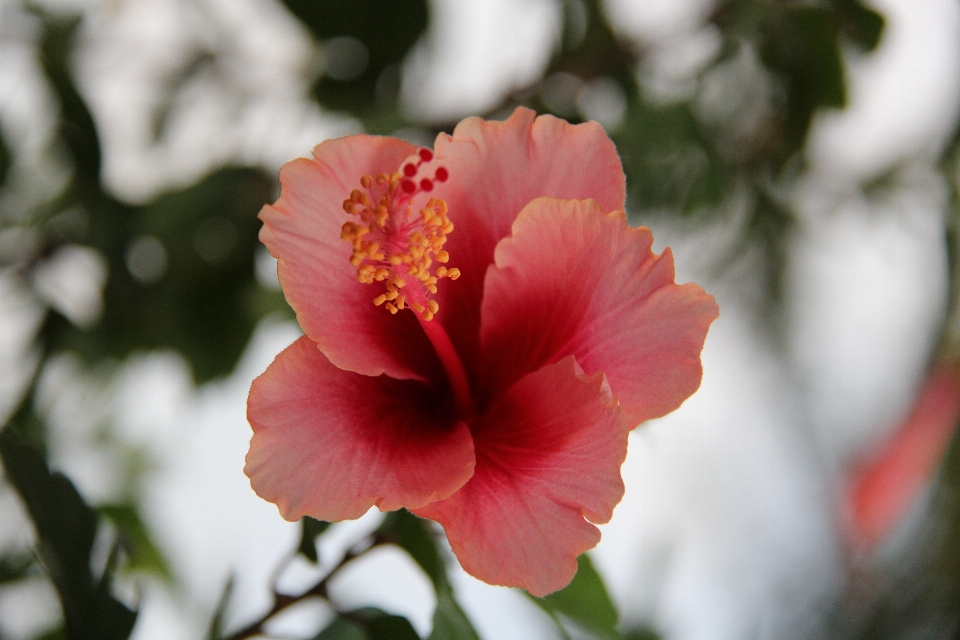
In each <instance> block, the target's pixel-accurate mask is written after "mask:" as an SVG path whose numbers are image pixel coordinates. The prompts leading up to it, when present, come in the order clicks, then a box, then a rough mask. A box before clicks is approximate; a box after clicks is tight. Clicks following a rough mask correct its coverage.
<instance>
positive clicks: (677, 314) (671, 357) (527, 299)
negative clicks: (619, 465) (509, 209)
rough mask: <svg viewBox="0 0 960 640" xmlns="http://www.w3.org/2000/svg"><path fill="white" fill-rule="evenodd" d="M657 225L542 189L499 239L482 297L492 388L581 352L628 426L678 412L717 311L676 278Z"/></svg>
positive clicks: (695, 383)
mask: <svg viewBox="0 0 960 640" xmlns="http://www.w3.org/2000/svg"><path fill="white" fill-rule="evenodd" d="M652 243H653V236H652V235H651V233H650V230H649V229H646V228H643V227H641V228H637V229H633V228H630V227H629V226H628V225H627V222H626V217H625V215H624V214H623V213H622V212H616V213H613V214H606V213H605V212H604V207H603V205H601V204H599V203H597V202H595V201H592V200H585V201H573V200H554V199H552V198H541V199H538V200H535V201H533V202H531V203H530V204H529V205H528V206H527V207H526V208H525V209H524V210H523V211H522V212H520V215H519V216H518V217H517V219H516V221H515V222H514V224H513V236H512V237H510V238H507V239H505V240H503V241H502V242H500V244H499V245H498V246H497V251H496V266H495V267H492V268H491V269H490V270H489V272H488V273H487V278H486V285H485V289H484V298H483V311H482V318H483V326H482V329H481V341H482V344H483V355H484V362H485V367H484V371H487V372H489V375H490V376H491V378H490V379H489V381H488V385H489V387H490V388H491V389H492V391H491V393H493V394H496V393H497V391H498V390H499V389H505V388H507V387H509V385H511V384H513V382H514V381H515V380H518V379H520V378H521V377H522V376H523V375H525V374H526V373H528V372H530V371H536V370H537V369H539V368H540V367H542V366H544V365H545V364H548V363H550V362H556V361H558V360H559V359H561V358H563V357H565V356H568V355H573V356H575V357H576V359H577V362H578V363H579V364H580V365H581V366H582V367H583V369H584V370H585V371H586V372H587V373H591V374H592V373H595V372H598V371H602V372H603V373H604V374H606V376H607V380H609V382H610V386H611V388H612V390H613V395H614V396H615V397H616V398H617V399H618V400H619V401H620V405H621V406H622V407H623V409H624V411H625V412H626V414H627V419H628V421H629V423H630V425H631V426H636V425H637V424H639V423H640V422H642V421H644V420H648V419H650V418H656V417H659V416H662V415H664V414H666V413H669V412H670V411H673V410H674V409H676V408H677V407H678V406H680V404H681V403H682V402H683V401H684V400H686V399H687V397H689V396H690V395H691V394H692V393H693V392H694V391H696V390H697V388H698V387H699V386H700V378H701V376H702V373H703V370H702V367H701V364H700V351H701V350H702V349H703V341H704V339H705V338H706V334H707V329H708V328H709V326H710V323H711V322H712V321H713V320H714V319H715V318H716V317H717V315H718V313H719V311H718V309H717V305H716V303H715V302H714V300H713V298H712V297H711V296H709V295H707V294H706V293H704V291H703V289H701V288H700V287H699V286H698V285H696V284H693V283H690V284H684V285H677V284H675V283H674V281H673V277H674V271H673V257H672V254H671V253H670V250H669V249H666V250H664V252H663V253H662V254H660V255H659V256H658V255H656V254H654V253H653V252H652V251H651V250H650V247H651V245H652Z"/></svg>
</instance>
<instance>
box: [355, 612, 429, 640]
mask: <svg viewBox="0 0 960 640" xmlns="http://www.w3.org/2000/svg"><path fill="white" fill-rule="evenodd" d="M344 615H345V616H346V617H348V618H350V619H351V620H353V621H354V622H356V623H357V624H358V625H359V626H360V627H361V628H362V629H363V630H364V631H365V632H366V634H367V637H368V638H369V639H370V640H420V636H418V635H417V632H416V631H415V630H414V628H413V625H412V624H410V621H409V620H407V619H406V618H404V617H403V616H398V615H394V614H392V613H387V612H386V611H382V610H380V609H377V608H376V607H364V608H363V609H357V610H356V611H350V612H348V613H346V614H344Z"/></svg>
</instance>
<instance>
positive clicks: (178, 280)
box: [41, 14, 283, 382]
mask: <svg viewBox="0 0 960 640" xmlns="http://www.w3.org/2000/svg"><path fill="white" fill-rule="evenodd" d="M43 18H44V32H43V37H42V43H41V60H42V62H43V68H44V70H45V72H46V74H47V78H48V80H49V81H50V84H51V86H52V87H53V89H54V91H55V93H56V95H57V98H58V99H59V101H60V104H61V110H62V123H61V127H60V131H59V135H60V139H61V141H62V142H63V143H64V148H65V149H66V151H67V153H68V156H69V160H70V161H71V163H72V166H73V168H74V174H73V180H72V181H71V183H70V186H69V187H68V188H67V190H66V191H65V192H64V194H62V195H61V198H60V201H59V203H55V204H54V206H53V210H52V211H51V213H50V216H51V217H53V214H56V213H59V212H62V211H63V210H66V209H69V208H70V207H75V206H79V207H80V208H81V209H82V211H83V213H82V214H81V215H83V216H85V217H86V219H87V220H88V223H89V224H87V225H86V227H87V231H86V232H83V233H79V234H76V235H75V236H74V237H66V238H65V237H62V236H61V235H59V234H57V233H53V232H50V231H48V232H47V233H46V234H45V238H44V241H45V246H44V248H43V250H42V253H49V252H52V250H53V249H54V248H55V247H56V246H57V245H58V244H60V243H62V242H67V241H69V242H80V243H84V244H87V245H89V246H92V247H94V248H96V249H98V250H99V251H100V252H101V253H102V254H103V255H104V256H105V258H106V259H107V263H108V267H109V275H108V279H107V283H106V287H105V290H104V292H103V297H104V313H103V317H102V318H101V320H100V322H99V324H97V326H95V327H93V328H92V329H88V330H83V329H79V328H77V327H74V326H73V325H72V324H71V323H70V322H69V321H67V320H66V319H65V318H63V317H61V316H59V315H58V314H56V313H51V314H50V315H49V317H48V319H47V322H46V323H45V325H44V327H43V331H42V334H41V337H42V339H43V341H44V343H45V345H46V348H47V350H48V352H54V351H57V350H60V349H70V350H73V351H75V352H77V353H78V354H80V355H81V356H83V357H84V358H86V359H87V360H88V361H90V362H91V363H95V362H97V361H100V360H103V359H104V358H123V357H125V356H127V355H128V354H130V353H132V352H134V351H137V350H142V349H162V348H167V349H176V350H177V351H179V352H180V353H182V354H183V355H184V356H185V357H186V358H187V360H188V362H189V363H190V365H191V366H192V369H193V372H194V376H195V378H196V379H197V381H198V382H204V381H206V380H209V379H211V378H213V377H216V376H222V375H225V374H227V373H229V372H230V371H231V370H232V369H233V367H234V365H235V364H236V361H237V359H238V358H239V357H240V354H241V353H242V351H243V348H244V347H245V346H246V344H247V341H248V340H249V338H250V334H251V332H252V331H253V328H254V326H255V325H256V323H257V321H258V320H259V319H260V317H262V316H263V315H264V314H265V313H269V312H271V311H274V310H277V309H282V308H283V303H282V301H281V300H280V296H279V295H276V296H275V297H274V299H273V300H272V301H265V300H264V293H263V292H262V291H260V290H259V289H258V286H257V283H256V280H255V271H254V262H255V256H256V251H257V249H258V248H259V243H258V241H257V234H258V232H259V228H260V223H259V221H258V220H257V217H256V216H257V212H258V211H259V210H260V207H262V206H263V204H264V203H266V202H269V201H270V200H271V199H273V198H272V196H273V194H274V191H275V184H276V183H275V181H274V180H273V179H272V178H269V177H268V176H266V175H265V174H264V173H263V172H262V171H259V170H255V169H246V168H229V167H227V168H222V169H219V170H218V171H215V172H214V173H212V174H211V175H209V176H207V177H206V178H204V179H203V180H201V181H200V182H199V183H197V184H196V185H193V186H191V187H187V188H186V189H182V190H178V191H173V192H169V193H167V194H164V195H162V196H160V197H159V198H157V199H156V200H155V201H153V202H152V203H149V204H147V205H144V206H131V205H127V204H125V203H122V202H120V201H118V200H116V199H115V198H114V197H113V196H112V195H110V194H109V193H107V192H105V191H104V190H103V188H102V186H101V184H100V164H101V163H100V154H101V151H100V144H99V137H98V133H97V130H96V127H95V125H94V121H93V118H92V117H91V116H90V113H89V110H88V109H87V107H86V105H85V103H84V102H83V99H82V98H81V96H80V94H79V92H78V91H77V89H76V86H75V84H74V82H73V79H72V77H71V75H70V72H69V54H70V51H71V50H72V43H73V40H74V37H75V32H76V29H77V26H78V24H79V21H78V20H77V19H72V20H62V19H58V18H53V17H51V16H49V15H46V14H43ZM47 227H49V225H47ZM138 243H139V246H140V248H141V249H142V248H143V246H144V243H146V245H148V248H147V252H148V253H147V255H142V254H143V251H141V252H140V253H141V257H140V258H139V261H140V263H142V262H143V260H144V259H146V260H148V261H149V260H153V263H154V264H152V265H151V264H147V265H146V266H141V268H140V271H139V272H138V268H137V266H136V264H135V263H137V261H138V258H137V254H136V249H137V247H138ZM151 250H152V254H150V253H149V252H150V251H151ZM158 254H159V255H158ZM158 264H159V266H158ZM131 265H133V266H132V267H131ZM151 269H153V270H154V273H150V270H151Z"/></svg>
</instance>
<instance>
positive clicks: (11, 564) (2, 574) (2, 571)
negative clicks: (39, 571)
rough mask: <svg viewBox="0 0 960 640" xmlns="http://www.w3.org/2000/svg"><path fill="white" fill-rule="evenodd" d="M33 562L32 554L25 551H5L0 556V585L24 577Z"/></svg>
mask: <svg viewBox="0 0 960 640" xmlns="http://www.w3.org/2000/svg"><path fill="white" fill-rule="evenodd" d="M33 564H34V559H33V555H32V554H30V553H26V552H20V553H16V552H14V553H7V554H4V555H2V556H0V585H3V584H5V583H7V582H16V581H17V580H19V579H20V578H22V577H24V576H25V575H27V573H28V572H29V571H30V568H31V567H33Z"/></svg>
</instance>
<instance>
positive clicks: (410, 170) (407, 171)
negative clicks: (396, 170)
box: [403, 163, 417, 178]
mask: <svg viewBox="0 0 960 640" xmlns="http://www.w3.org/2000/svg"><path fill="white" fill-rule="evenodd" d="M403 174H404V175H405V176H407V177H408V178H412V177H413V176H415V175H417V168H416V167H415V166H413V165H412V164H409V163H408V164H407V165H405V166H404V167H403Z"/></svg>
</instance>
